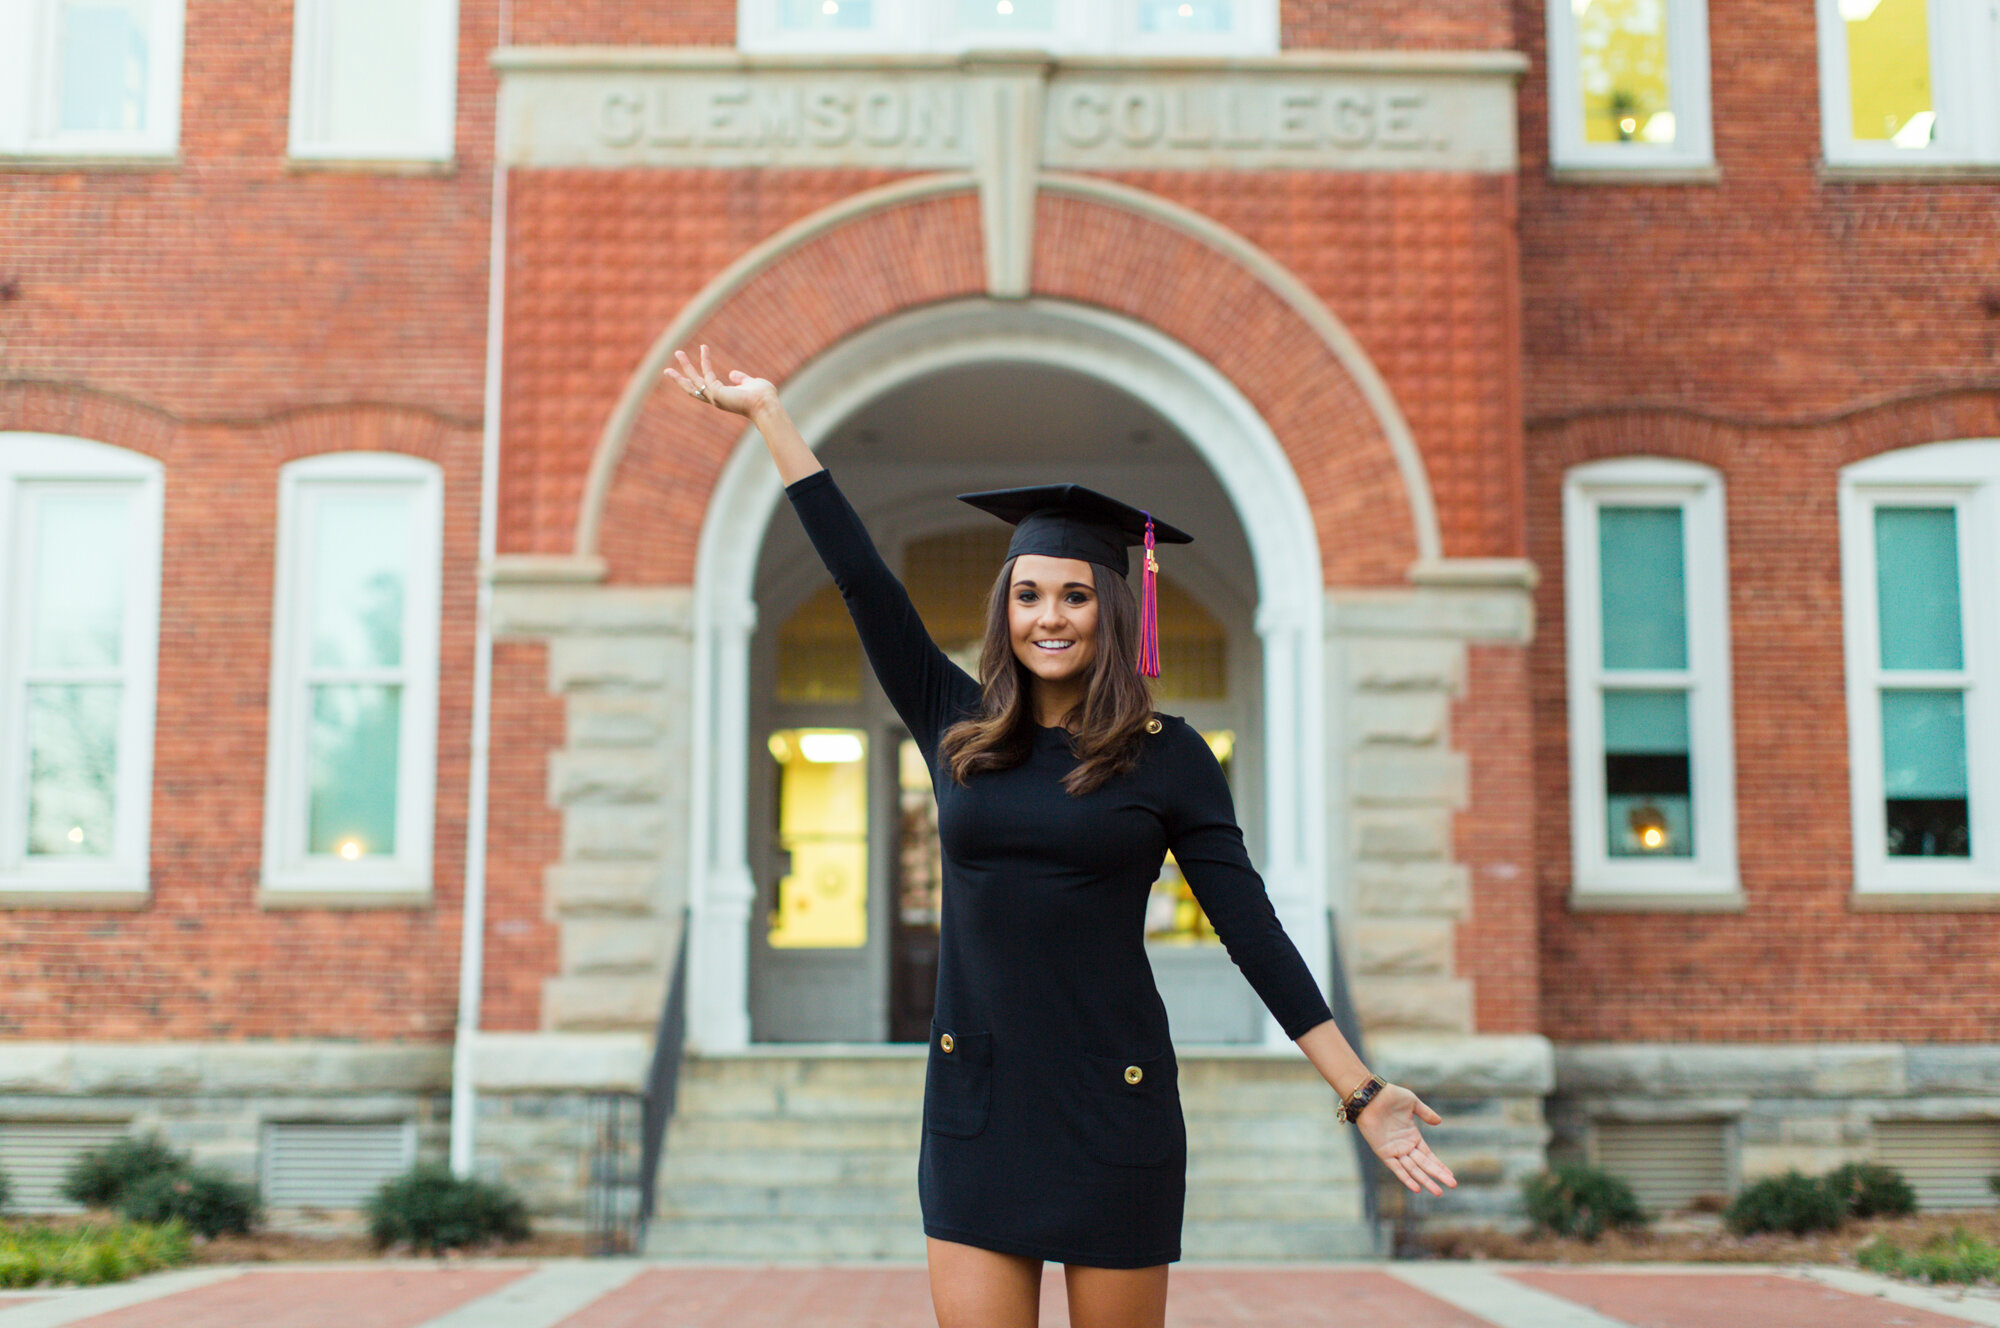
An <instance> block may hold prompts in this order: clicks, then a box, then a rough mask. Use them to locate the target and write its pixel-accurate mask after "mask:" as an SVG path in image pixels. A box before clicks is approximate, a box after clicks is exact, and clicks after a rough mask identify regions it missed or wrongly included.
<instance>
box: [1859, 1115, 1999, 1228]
mask: <svg viewBox="0 0 2000 1328" xmlns="http://www.w3.org/2000/svg"><path fill="white" fill-rule="evenodd" d="M1875 1160H1876V1161H1877V1162H1880V1163H1882V1164H1883V1165H1884V1166H1889V1167H1894V1168H1895V1169H1896V1170H1897V1171H1900V1172H1902V1173H1903V1179H1904V1180H1907V1181H1908V1182H1910V1188H1911V1189H1913V1190H1915V1191H1916V1192H1917V1207H1919V1208H1921V1209H1923V1210H1924V1211H1925V1212H1931V1213H1936V1212H1951V1211H1953V1210H1955V1209H1963V1208H1993V1207H1996V1206H2000V1199H1996V1197H1995V1196H1994V1193H1993V1191H1992V1189H1991V1188H1990V1187H1989V1186H1988V1185H1987V1183H1986V1178H1987V1177H1988V1176H1992V1175H1995V1174H2000V1121H1878V1122H1876V1125H1875Z"/></svg>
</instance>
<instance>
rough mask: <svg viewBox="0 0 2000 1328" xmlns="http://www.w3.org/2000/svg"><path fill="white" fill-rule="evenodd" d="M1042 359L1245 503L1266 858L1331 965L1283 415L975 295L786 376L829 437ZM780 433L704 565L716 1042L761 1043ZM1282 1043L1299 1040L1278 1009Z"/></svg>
mask: <svg viewBox="0 0 2000 1328" xmlns="http://www.w3.org/2000/svg"><path fill="white" fill-rule="evenodd" d="M995 361H1004V362H1011V363H1029V364H1042V365H1048V366H1051V367H1056V368H1061V369H1063V370H1065V371H1067V372H1072V373H1084V374H1088V375H1091V376H1093V377H1099V378H1102V379H1104V380H1105V381H1107V382H1110V383H1113V384H1115V385H1116V386H1117V387H1118V388H1119V389H1120V390H1121V391H1124V392H1128V393H1131V394H1133V395H1135V396H1138V397H1139V398H1140V399H1142V400H1144V401H1146V402H1148V403H1149V404H1150V405H1151V406H1152V407H1153V408H1154V409H1156V410H1158V411H1160V413H1161V414H1163V415H1164V416H1166V417H1167V418H1168V419H1169V420H1171V421H1173V423H1174V424H1175V425H1176V427H1178V428H1179V429H1180V430H1181V432H1182V433H1183V434H1184V435H1185V436H1186V437H1187V438H1188V439H1190V440H1191V441H1192V442H1193V443H1194V445H1195V447H1196V448H1197V449H1198V450H1199V451H1200V452H1201V454H1202V456H1203V459H1204V460H1205V461H1206V462H1207V463H1208V465H1209V466H1210V468H1211V469H1212V470H1213V471H1214V473H1215V475H1216V478H1217V480H1218V482H1219V483H1220V484H1221V486H1222V488H1223V491H1224V492H1225V493H1226V494H1227V495H1228V496H1229V499H1230V501H1231V503H1232V504H1233V505H1234V506H1235V508H1236V511H1237V516H1238V519H1239V520H1240V521H1241V523H1242V527H1243V531H1244V535H1245V537H1246V539H1247V540H1248V542H1249V545H1250V554H1251V560H1252V563H1253V564H1254V566H1255V567H1256V570H1257V581H1258V589H1259V597H1260V604H1259V607H1258V611H1257V615H1256V630H1257V632H1258V633H1259V635H1260V636H1261V637H1262V638H1263V647H1264V679H1263V696H1264V706H1265V718H1264V723H1263V730H1264V732H1263V741H1264V752H1265V778H1264V787H1265V798H1264V808H1265V818H1266V821H1265V837H1264V842H1265V854H1264V856H1265V863H1264V868H1265V870H1264V876H1265V880H1266V883H1267V886H1268V888H1269V891H1270V895H1271V900H1272V903H1273V905H1274V907H1275V908H1276V910H1277V912H1278V916H1279V917H1280V919H1281V920H1282V921H1283V923H1284V925H1285V928H1286V930H1287V931H1288V932H1289V933H1290V934H1291V936H1292V938H1293V940H1294V941H1295V942H1296V943H1297V945H1298V947H1299V950H1300V952H1301V953H1302V954H1303V955H1304V956H1305V959H1306V962H1307V964H1308V966H1309V967H1310V968H1311V969H1312V971H1313V973H1314V975H1315V976H1316V977H1317V978H1318V979H1319V980H1320V981H1321V982H1322V984H1323V983H1324V981H1325V979H1326V973H1325V967H1326V962H1327V930H1326V909H1327V905H1328V896H1327V890H1328V887H1327V864H1328V855H1327V843H1326V837H1327V827H1326V824H1325V817H1324V816H1323V815H1322V814H1321V812H1320V809H1321V808H1323V807H1324V805H1325V802H1324V799H1325V788H1326V778H1327V774H1326V769H1325V765H1326V749H1327V744H1326V743H1325V742H1323V741H1322V740H1321V735H1323V734H1324V732H1325V723H1326V720H1325V713H1324V712H1325V706H1324V701H1323V698H1322V695H1321V688H1320V686H1319V679H1320V676H1321V667H1322V660H1321V654H1322V642H1323V622H1322V614H1323V605H1322V595H1321V587H1320V584H1319V577H1318V576H1317V575H1316V574H1311V575H1305V576H1301V575H1300V574H1299V569H1301V568H1307V569H1317V568H1318V567H1319V566H1320V565H1321V564H1320V561H1319V558H1320V552H1319V539H1318V533H1317V530H1316V528H1315V526H1314V524H1313V519H1312V510H1311V507H1310V506H1309V504H1308V503H1307V502H1306V498H1305V492H1304V490H1303V488H1302V487H1301V486H1300V484H1299V482H1298V478H1297V476H1296V475H1295V474H1294V473H1293V472H1292V470H1291V467H1290V463H1289V460H1288V459H1287V457H1286V455H1285V452H1284V449H1283V447H1282V446H1281V445H1280V444H1279V443H1278V440H1277V438H1276V437H1275V436H1274V435H1273V434H1272V433H1271V431H1270V428H1269V426H1268V425H1266V424H1265V423H1264V421H1263V420H1262V418H1261V417H1260V416H1259V415H1258V414H1257V412H1256V410H1255V408H1254V407H1252V406H1251V405H1250V403H1249V402H1248V401H1247V400H1246V399H1245V398H1244V397H1243V395H1242V394H1241V393H1240V392H1239V391H1237V389H1236V388H1235V386H1234V385H1233V384H1232V383H1230V382H1229V381H1228V380H1227V379H1226V378H1225V377H1224V376H1223V375H1222V374H1221V373H1220V372H1218V371H1217V370H1216V369H1215V368H1214V366H1212V365H1210V364H1208V363H1207V362H1206V361H1205V360H1203V359H1201V358H1200V357H1199V356H1198V355H1196V354H1195V353H1194V352H1192V351H1190V350H1189V349H1188V348H1187V347H1185V346H1182V345H1180V344H1179V343H1177V342H1174V341H1172V340H1170V339H1169V338H1167V337H1166V336H1164V335H1162V334H1161V333H1160V332H1158V331H1156V330H1155V329H1153V328H1150V327H1146V326H1144V325H1143V324H1140V323H1137V322H1134V321H1133V320H1130V319H1127V318H1124V317H1122V316H1120V315H1117V314H1112V313H1109V312H1106V311H1104V310H1099V309H1092V308H1087V307H1084V306H1080V305H1073V304H1068V303H1064V302H1059V301H1052V300H1041V299H1030V300H1025V301H1022V302H1020V303H1018V304H1013V303H1010V304H1004V305H1001V304H994V303H992V302H989V301H985V300H962V301H954V302H951V303H946V304H939V305H932V306H927V307H925V308H921V309H917V310H913V311H910V312H908V313H904V314H901V315H898V316H896V317H893V318H890V319H887V320H884V321H883V322H881V323H877V324H875V325H873V326H871V327H870V328H868V329H867V330H865V331H863V332H860V333H857V334H855V335H854V336H852V337H850V338H848V339H847V340H846V341H843V342H841V343H839V344H838V345H836V346H834V347H832V348H831V349H829V350H828V351H827V352H826V353H825V354H823V355H822V356H820V357H819V358H818V359H816V360H814V361H813V362H812V363H811V364H809V365H807V366H806V367H805V368H804V369H803V370H801V371H800V372H799V374H797V375H796V376H795V377H794V378H793V379H792V380H791V381H790V382H788V383H787V384H786V386H785V397H786V404H787V406H788V408H789V410H790V412H791V414H792V416H793V418H794V420H795V421H796V422H797V423H798V426H799V430H800V432H801V433H802V434H803V435H804V437H805V439H806V441H807V442H808V443H809V444H811V445H813V446H815V447H816V446H818V445H819V444H820V443H822V442H824V441H825V439H826V437H827V436H828V434H829V433H830V432H831V431H832V429H833V428H834V427H835V426H836V425H837V424H838V423H839V422H840V421H841V420H843V419H845V418H847V417H848V416H849V415H851V414H852V412H853V411H854V410H856V409H858V408H859V407H860V406H862V405H863V404H865V403H866V402H868V401H869V400H872V399H874V398H875V397H877V396H879V395H881V394H882V393H884V392H887V391H890V390H892V389H894V388H895V387H896V386H898V385H899V384H901V383H904V382H908V381H910V380H912V379H915V378H919V377H922V376H925V375H928V374H932V373H937V372H940V371H943V370H946V369H950V368H953V367H958V366H964V365H974V364H981V363H991V362H995ZM764 453H765V449H764V444H763V442H762V440H761V439H759V438H758V437H757V435H756V434H755V432H754V431H750V432H747V433H746V434H745V435H744V436H743V438H742V440H741V441H740V442H739V443H738V444H737V447H736V449H735V451H734V452H733V453H732V455H731V456H730V459H729V461H728V462H727V464H726V465H725V466H724V467H723V470H722V474H721V476H720V478H719V480H718V481H717V484H716V487H715V491H714V494H713V496H712V498H711V499H710V503H709V508H708V513H707V516H706V518H705V519H704V521H703V524H702V532H701V542H700V549H699V553H698V555H697V560H696V564H695V636H694V651H695V680H694V699H693V716H694V743H693V753H692V769H693V775H692V778H691V781H690V783H691V786H692V799H691V803H692V805H691V819H692V825H691V833H690V840H691V849H692V856H691V862H690V874H689V895H690V905H691V908H692V912H693V925H694V928H695V931H694V935H693V938H692V943H691V945H690V947H689V954H690V974H689V976H690V985H689V1013H688V1036H689V1043H690V1045H691V1046H692V1047H694V1048H696V1049H698V1050H699V1051H701V1052H702V1053H704V1054H713V1053H715V1052H718V1051H729V1050H736V1049H741V1048H743V1047H745V1046H746V1045H747V1044H748V1043H749V1017H748V1007H749V986H748V971H747V967H746V957H747V954H748V948H749V947H748V943H747V942H748V934H747V930H746V929H747V927H748V925H749V910H750V903H751V894H752V890H751V874H750V867H749V864H748V862H747V861H746V860H745V836H744V825H743V804H744V799H743V797H742V795H741V790H742V789H743V788H744V787H745V783H744V781H745V779H746V778H747V775H746V768H745V765H744V762H745V760H746V744H747V740H748V739H747V732H748V710H749V705H748V701H749V698H748V695H747V691H746V685H747V675H748V662H749V660H748V645H749V638H750V632H751V630H752V628H753V626H754V624H755V621H756V616H757V604H756V599H755V577H756V568H757V560H758V557H759V554H760V551H761V549H762V547H763V540H762V538H761V532H763V531H764V529H765V528H766V526H767V525H768V523H769V522H770V520H771V518H772V512H773V510H774V509H775V508H776V507H777V506H778V504H779V501H780V499H781V497H782V491H781V487H780V485H779V483H778V478H777V475H776V472H775V471H774V470H773V469H772V467H771V465H770V462H769V461H768V459H767V458H766V457H765V454H764ZM1266 1040H1267V1041H1269V1042H1272V1043H1273V1044H1274V1045H1275V1044H1277V1043H1280V1042H1283V1041H1285V1039H1284V1034H1283V1031H1282V1030H1281V1029H1280V1028H1278V1026H1277V1024H1276V1022H1275V1021H1271V1020H1268V1019H1267V1025H1266Z"/></svg>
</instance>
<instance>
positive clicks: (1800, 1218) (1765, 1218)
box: [1722, 1171, 1846, 1236]
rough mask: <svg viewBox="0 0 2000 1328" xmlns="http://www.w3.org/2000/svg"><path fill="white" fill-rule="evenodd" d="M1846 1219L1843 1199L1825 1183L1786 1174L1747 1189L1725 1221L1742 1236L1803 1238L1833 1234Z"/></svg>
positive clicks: (1727, 1214) (1724, 1214)
mask: <svg viewBox="0 0 2000 1328" xmlns="http://www.w3.org/2000/svg"><path fill="white" fill-rule="evenodd" d="M1845 1216H1846V1214H1845V1210H1844V1209H1843V1207H1842V1205H1841V1201H1840V1196H1839V1195H1838V1194H1836V1193H1834V1191H1833V1188H1832V1187H1831V1186H1830V1185H1828V1184H1827V1183H1826V1182H1825V1181H1823V1180H1819V1179H1816V1178H1814V1177H1811V1176H1806V1175H1802V1174H1800V1173H1799V1172H1797V1171H1787V1172H1786V1173H1785V1174H1784V1175H1782V1176H1768V1177H1766V1178H1765V1179H1763V1180H1760V1181H1757V1182H1756V1183H1755V1184H1752V1185H1749V1186H1746V1187H1745V1188H1744V1190H1743V1192H1742V1193H1741V1194H1739V1195H1737V1196H1736V1201H1735V1202H1734V1203H1732V1204H1730V1205H1729V1207H1728V1208H1727V1209H1726V1210H1724V1212H1723V1214H1722V1220H1723V1223H1724V1224H1725V1225H1727V1226H1728V1228H1729V1229H1730V1230H1731V1231H1734V1232H1735V1233H1736V1234H1737V1235H1739V1236H1748V1235H1753V1234H1755V1233H1757V1232H1760V1231H1786V1232H1790V1233H1791V1234H1792V1235H1794V1236H1803V1235H1805V1234H1806V1233H1807V1232H1809V1231H1833V1230H1835V1229H1837V1228H1838V1227H1839V1226H1840V1223H1841V1221H1842V1219H1843V1218H1844V1217H1845Z"/></svg>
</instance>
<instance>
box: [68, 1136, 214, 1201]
mask: <svg viewBox="0 0 2000 1328" xmlns="http://www.w3.org/2000/svg"><path fill="white" fill-rule="evenodd" d="M187 1168H188V1159H187V1156H186V1155H185V1154H182V1153H176V1152H175V1151H174V1150H173V1149H171V1148H168V1147H167V1146H166V1145H165V1144H164V1143H161V1142H160V1137H159V1136H158V1135H149V1136H147V1137H146V1138H144V1139H140V1138H136V1137H134V1136H130V1135H128V1136H126V1137H125V1138H123V1139H120V1140H118V1141H116V1142H115V1143H112V1144H110V1145H107V1146H106V1147H104V1148H93V1149H92V1150H90V1151H89V1152H87V1153H85V1154H84V1155H83V1156H82V1157H79V1158H78V1159H77V1160H76V1161H74V1162H72V1163H70V1165H69V1170H67V1171H65V1172H64V1173H63V1183H62V1195H63V1198H65V1199H68V1200H69V1201H70V1202H71V1203H80V1204H82V1205H83V1206H84V1207H86V1208H116V1207H117V1206H118V1203H119V1200H121V1199H123V1198H124V1197H125V1191H126V1190H128V1189H130V1188H131V1187H132V1186H134V1185H136V1184H137V1183H139V1182H140V1181H142V1180H147V1179H149V1178H151V1177H153V1176H157V1175H160V1174H161V1173H163V1172H182V1171H186V1170H187Z"/></svg>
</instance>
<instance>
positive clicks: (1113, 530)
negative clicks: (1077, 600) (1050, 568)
mask: <svg viewBox="0 0 2000 1328" xmlns="http://www.w3.org/2000/svg"><path fill="white" fill-rule="evenodd" d="M958 498H959V501H960V502H965V503H971V504H972V505H973V506H974V507H977V508H979V509H980V510H981V511H984V512H991V513H992V514H993V515H994V516H997V517H999V518H1000V519H1001V520H1002V521H1006V522H1009V523H1011V524H1012V525H1013V527H1014V538H1013V539H1012V540H1011V541H1009V542H1008V545H1007V556H1008V557H1009V558H1016V557H1019V556H1020V555H1021V554H1024V553H1039V554H1044V555H1046V556H1048V557H1051V558H1081V559H1082V560H1083V561H1085V562H1090V563H1098V564H1100V565H1102V566H1104V567H1108V568H1110V569H1111V570H1112V571H1114V572H1116V573H1118V575H1120V576H1124V575H1125V574H1126V572H1127V571H1129V570H1130V568H1131V561H1130V559H1128V558H1127V557H1126V554H1125V547H1126V546H1127V545H1129V544H1143V545H1145V547H1146V565H1145V569H1144V571H1145V575H1144V577H1143V578H1142V585H1141V590H1140V597H1139V672H1141V673H1143V674H1145V675H1146V676H1147V677H1149V678H1157V677H1159V676H1160V617H1159V603H1160V600H1159V586H1158V583H1157V577H1158V574H1159V570H1160V564H1159V560H1158V559H1156V558H1155V557H1154V556H1153V545H1154V544H1156V543H1158V544H1192V543H1194V536H1192V535H1190V534H1188V533H1187V532H1186V531H1184V530H1181V529H1178V528H1177V527H1174V526H1170V525H1168V524H1167V523H1166V522H1164V521H1161V520H1159V519H1158V518H1157V517H1155V516H1154V515H1153V514H1152V513H1150V512H1147V511H1144V510H1142V509H1140V508H1137V507H1134V506H1132V505H1131V504H1130V503H1121V502H1119V501H1118V500H1117V499H1116V498H1112V497H1110V496H1108V495H1106V494H1101V493H1099V492H1098V491H1097V490H1095V489H1086V488H1084V487H1083V486H1082V485H1081V484H1031V485H1029V486H1027V487H1026V488H1020V489H986V490H983V491H981V492H979V493H961V494H960V495H958Z"/></svg>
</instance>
